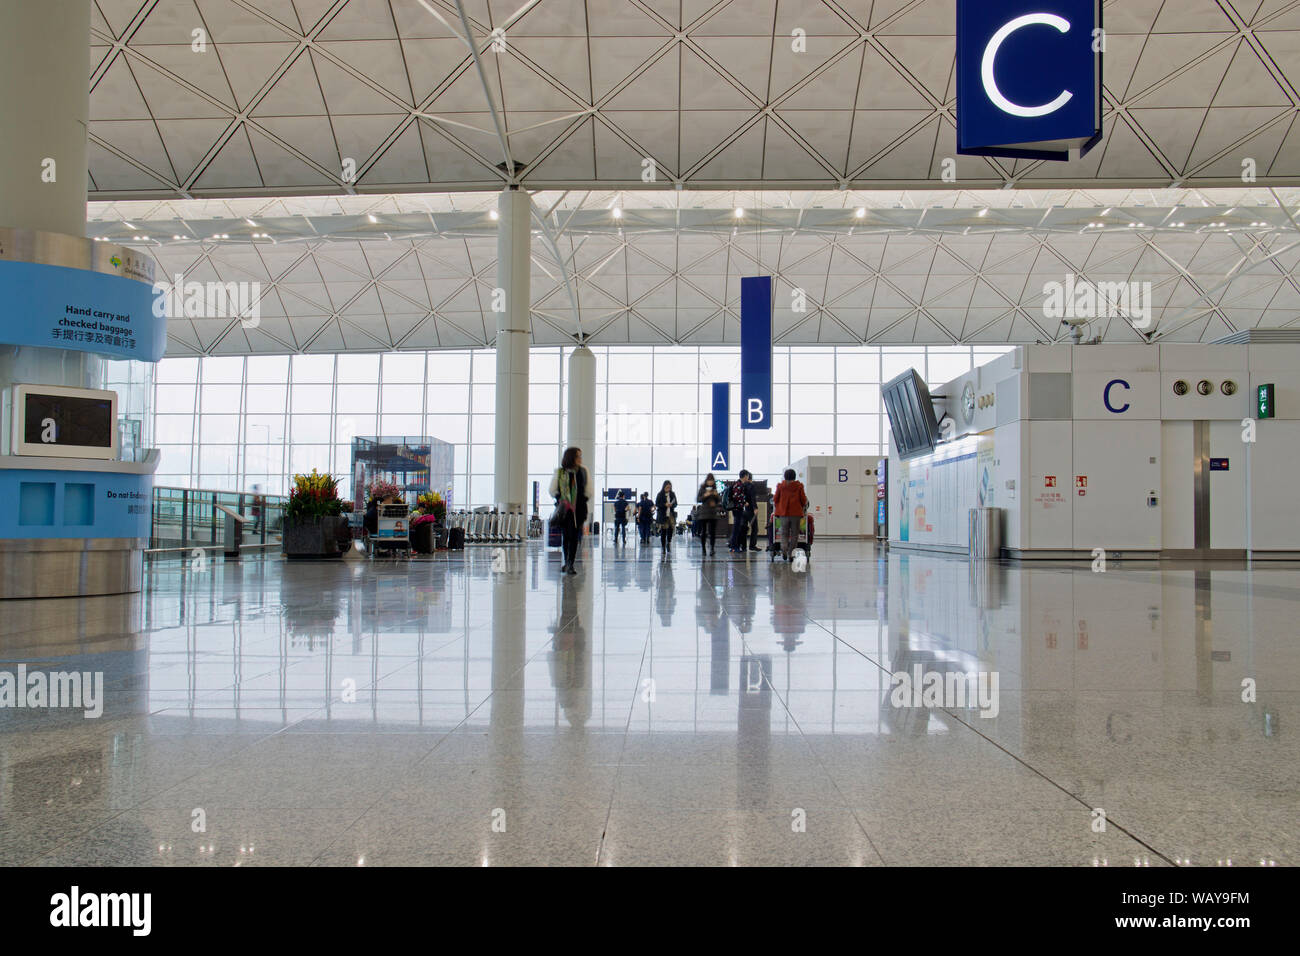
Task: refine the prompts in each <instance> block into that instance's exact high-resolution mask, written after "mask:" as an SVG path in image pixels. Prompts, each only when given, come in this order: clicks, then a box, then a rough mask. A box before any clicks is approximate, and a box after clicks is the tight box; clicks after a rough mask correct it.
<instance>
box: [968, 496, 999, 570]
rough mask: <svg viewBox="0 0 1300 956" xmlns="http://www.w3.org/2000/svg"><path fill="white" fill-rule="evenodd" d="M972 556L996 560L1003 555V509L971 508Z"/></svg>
mask: <svg viewBox="0 0 1300 956" xmlns="http://www.w3.org/2000/svg"><path fill="white" fill-rule="evenodd" d="M970 556H971V557H972V558H975V559H979V560H983V561H996V560H997V559H998V558H1000V557H1001V556H1002V509H1001V508H972V509H971V510H970Z"/></svg>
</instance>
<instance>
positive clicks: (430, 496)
mask: <svg viewBox="0 0 1300 956" xmlns="http://www.w3.org/2000/svg"><path fill="white" fill-rule="evenodd" d="M415 504H416V506H417V507H418V508H419V509H420V512H421V513H422V514H426V515H432V516H433V518H434V520H435V521H442V520H443V519H444V518H445V517H447V502H445V501H443V500H442V495H440V494H438V492H436V491H427V492H425V493H424V494H422V495H420V497H418V498H416V499H415Z"/></svg>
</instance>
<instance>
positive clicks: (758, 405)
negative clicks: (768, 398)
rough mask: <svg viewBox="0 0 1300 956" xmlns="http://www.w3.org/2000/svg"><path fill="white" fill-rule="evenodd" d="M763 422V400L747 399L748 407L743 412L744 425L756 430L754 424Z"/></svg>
mask: <svg viewBox="0 0 1300 956" xmlns="http://www.w3.org/2000/svg"><path fill="white" fill-rule="evenodd" d="M763 420H764V418H763V400H762V399H761V398H751V399H749V405H748V407H747V408H746V410H745V423H746V424H747V425H749V426H750V427H752V428H757V427H758V426H757V424H756V423H757V422H762V421H763Z"/></svg>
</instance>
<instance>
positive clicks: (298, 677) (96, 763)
mask: <svg viewBox="0 0 1300 956" xmlns="http://www.w3.org/2000/svg"><path fill="white" fill-rule="evenodd" d="M494 550H495V549H494V548H492V547H491V546H483V547H478V548H474V547H471V548H470V549H469V550H467V551H465V552H462V553H453V554H445V553H444V554H439V555H436V556H433V557H430V558H424V559H419V560H413V561H411V562H409V563H408V562H404V561H380V562H376V563H370V562H366V561H360V562H342V561H340V562H334V563H284V562H283V561H280V560H266V561H261V560H250V561H247V562H245V563H243V564H227V565H221V564H216V565H213V566H209V567H207V568H206V569H201V570H200V569H193V568H190V567H189V566H188V565H187V564H185V563H181V562H171V563H165V562H160V563H156V564H153V565H151V566H150V567H148V568H146V578H147V583H146V590H145V592H144V593H143V594H142V595H136V596H134V597H131V598H100V599H91V600H82V601H42V602H7V603H5V604H4V605H3V606H0V670H4V669H8V670H10V671H14V670H15V669H16V668H17V666H18V664H19V663H25V664H27V665H28V666H29V668H31V669H36V668H40V667H44V668H47V669H49V670H63V671H68V670H78V671H87V672H93V671H102V672H103V673H104V675H105V681H106V687H105V697H106V700H105V703H104V712H103V715H102V716H101V717H99V718H97V719H86V718H85V717H84V716H83V714H82V712H81V711H76V710H69V709H65V710H53V709H43V710H41V709H37V710H33V709H16V708H4V709H0V865H14V864H37V865H49V864H55V865H78V866H80V865H108V864H165V865H249V864H317V865H358V864H363V865H384V864H454V865H503V864H572V865H593V864H602V865H637V864H706V865H751V864H778V865H780V864H785V865H789V864H831V865H840V864H844V865H900V864H906V865H918V864H920V865H924V864H941V865H942V864H957V865H999V864H1061V865H1081V866H1093V865H1109V866H1132V865H1134V863H1138V864H1140V865H1150V866H1163V865H1170V864H1186V863H1189V862H1190V863H1191V864H1192V865H1208V866H1215V865H1228V861H1231V864H1232V865H1234V866H1242V865H1250V866H1258V865H1260V864H1261V863H1263V864H1264V865H1271V864H1275V865H1289V864H1294V863H1296V862H1300V760H1298V759H1297V757H1298V756H1300V752H1298V750H1297V747H1296V746H1295V744H1294V743H1293V742H1294V741H1295V740H1296V738H1295V737H1294V736H1293V728H1295V727H1297V726H1300V722H1298V721H1297V717H1298V716H1300V714H1298V713H1297V701H1298V698H1300V639H1298V638H1297V627H1296V625H1297V620H1298V619H1300V572H1297V570H1295V569H1294V568H1292V567H1279V566H1268V565H1265V566H1261V567H1257V568H1256V569H1254V570H1253V571H1248V570H1245V569H1242V568H1224V569H1215V570H1196V569H1193V568H1178V567H1157V566H1152V565H1137V566H1125V565H1123V564H1119V563H1116V562H1111V563H1110V564H1109V566H1108V569H1107V571H1106V572H1104V573H1093V572H1092V571H1091V570H1090V568H1089V566H1088V565H1082V566H1079V567H1071V566H1064V565H1056V566H1024V565H1022V566H1011V565H1005V566H999V565H997V564H992V565H989V564H982V565H971V564H969V563H968V562H966V561H965V560H961V559H956V558H951V557H946V556H931V555H918V554H903V553H900V552H897V551H893V552H887V553H886V552H878V551H877V550H876V549H875V548H874V546H873V545H872V544H871V543H869V542H857V541H854V542H847V541H846V542H835V541H822V542H819V543H818V547H817V549H816V553H815V555H814V559H813V561H812V563H811V565H810V567H809V569H808V571H807V573H803V574H801V573H797V572H795V571H794V570H793V569H792V568H790V567H788V566H785V565H783V564H779V563H778V564H776V565H771V564H769V562H768V560H767V555H766V554H761V553H757V554H755V553H751V554H747V555H744V556H730V555H723V554H720V555H719V556H718V557H717V558H710V559H702V557H701V555H700V553H699V551H698V549H697V548H687V547H683V546H681V543H680V542H679V545H678V547H677V548H675V549H674V553H673V556H672V559H671V560H670V561H664V560H662V559H661V555H660V551H659V549H658V546H657V544H656V545H655V546H653V547H651V548H645V549H643V548H640V547H639V546H638V545H637V544H636V543H635V542H634V543H633V544H631V545H629V546H626V547H622V546H620V547H612V546H610V545H609V544H608V543H606V544H605V545H604V546H603V547H595V546H593V547H589V548H587V549H585V550H584V554H583V557H582V559H581V561H580V568H581V570H580V573H579V574H578V575H576V576H573V577H568V576H562V575H561V574H560V573H559V560H560V559H559V555H558V553H555V552H548V551H546V550H545V549H543V548H541V547H540V546H539V544H538V543H537V542H531V543H529V544H528V545H525V546H520V547H516V548H513V549H509V550H507V551H506V552H505V553H503V554H501V555H494ZM897 672H906V673H908V675H909V676H912V675H918V676H923V675H925V674H929V673H937V674H939V675H940V676H941V677H942V675H944V674H948V673H970V672H975V673H978V674H982V675H985V677H986V679H987V677H988V676H989V675H996V678H997V694H996V696H995V697H993V698H991V699H988V700H986V701H984V702H983V703H984V704H985V706H984V707H983V709H981V708H980V707H979V706H976V705H975V704H972V702H971V701H969V700H968V701H965V702H962V701H958V700H952V699H949V700H938V701H936V700H929V701H928V703H930V704H931V705H932V706H924V705H923V704H924V703H925V701H921V702H918V699H915V698H913V697H911V696H909V695H900V694H899V692H898V691H897V690H895V689H894V688H893V687H892V686H891V684H892V682H891V677H890V675H891V674H894V673H897ZM987 686H989V687H990V688H991V684H989V685H987ZM1243 698H1245V699H1243ZM918 704H919V705H918ZM994 711H996V715H994ZM985 715H987V716H985ZM1098 811H1104V821H1103V819H1102V816H1101V814H1100V813H1099V812H1098ZM1103 822H1104V830H1103V829H1102V823H1103Z"/></svg>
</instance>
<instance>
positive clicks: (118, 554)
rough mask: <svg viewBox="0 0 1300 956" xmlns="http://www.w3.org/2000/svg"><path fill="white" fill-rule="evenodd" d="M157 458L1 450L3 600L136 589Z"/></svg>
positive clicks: (0, 568) (0, 595)
mask: <svg viewBox="0 0 1300 956" xmlns="http://www.w3.org/2000/svg"><path fill="white" fill-rule="evenodd" d="M158 459H159V453H158V451H157V450H150V451H148V452H146V453H145V455H144V458H143V460H142V461H138V462H137V461H106V460H102V459H99V460H96V459H80V458H44V457H36V456H26V455H0V598H45V597H73V596H86V595H99V594H125V593H128V592H132V591H139V590H140V586H141V580H142V576H143V562H144V550H145V548H146V547H147V545H148V542H149V526H150V521H151V514H150V509H151V499H152V497H153V475H154V472H155V471H157V469H158Z"/></svg>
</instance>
